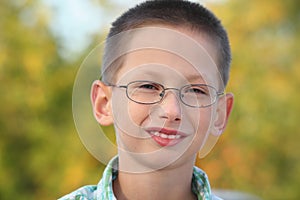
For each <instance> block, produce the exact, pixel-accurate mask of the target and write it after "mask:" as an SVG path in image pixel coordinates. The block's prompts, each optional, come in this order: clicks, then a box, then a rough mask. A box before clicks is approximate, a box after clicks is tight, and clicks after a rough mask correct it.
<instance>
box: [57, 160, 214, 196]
mask: <svg viewBox="0 0 300 200" xmlns="http://www.w3.org/2000/svg"><path fill="white" fill-rule="evenodd" d="M117 176H118V157H114V158H113V159H112V160H111V161H110V162H109V163H108V165H107V167H106V168H105V170H104V172H103V176H102V179H101V180H100V182H99V183H98V185H88V186H84V187H82V188H79V189H78V190H76V191H74V192H72V193H70V194H68V195H66V196H64V197H62V198H60V199H59V200H116V197H115V195H114V193H113V186H112V183H113V180H115V179H116V178H117ZM192 191H193V192H194V193H195V194H196V195H197V197H198V200H220V198H218V197H216V196H214V195H212V194H211V189H210V185H209V181H208V178H207V175H206V174H205V173H204V172H203V171H202V170H201V169H199V168H197V167H194V171H193V178H192Z"/></svg>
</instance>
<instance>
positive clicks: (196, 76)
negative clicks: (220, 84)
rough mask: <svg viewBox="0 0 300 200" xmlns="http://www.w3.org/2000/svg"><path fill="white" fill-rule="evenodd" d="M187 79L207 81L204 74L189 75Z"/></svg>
mask: <svg viewBox="0 0 300 200" xmlns="http://www.w3.org/2000/svg"><path fill="white" fill-rule="evenodd" d="M186 79H187V80H188V81H196V80H197V81H198V80H200V81H203V82H206V81H205V79H204V78H203V76H201V75H195V74H192V75H189V76H187V77H186Z"/></svg>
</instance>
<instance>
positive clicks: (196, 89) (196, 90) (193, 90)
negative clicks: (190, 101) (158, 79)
mask: <svg viewBox="0 0 300 200" xmlns="http://www.w3.org/2000/svg"><path fill="white" fill-rule="evenodd" d="M184 93H185V94H194V95H207V94H208V90H207V89H206V88H205V86H188V87H186V88H185V90H184Z"/></svg>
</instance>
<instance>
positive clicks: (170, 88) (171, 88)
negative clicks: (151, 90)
mask: <svg viewBox="0 0 300 200" xmlns="http://www.w3.org/2000/svg"><path fill="white" fill-rule="evenodd" d="M168 90H176V91H177V92H178V95H179V96H180V89H178V88H173V87H169V88H164V89H163V91H162V92H161V93H160V94H159V96H160V97H161V98H162V99H163V98H164V96H165V95H166V91H168Z"/></svg>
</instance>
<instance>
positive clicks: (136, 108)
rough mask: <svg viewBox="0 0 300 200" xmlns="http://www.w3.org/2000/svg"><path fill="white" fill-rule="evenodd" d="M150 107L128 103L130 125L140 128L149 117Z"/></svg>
mask: <svg viewBox="0 0 300 200" xmlns="http://www.w3.org/2000/svg"><path fill="white" fill-rule="evenodd" d="M150 107H151V106H148V105H142V104H137V103H135V102H129V104H128V113H129V117H130V119H131V123H133V124H135V125H136V126H139V127H141V126H142V125H143V123H144V122H145V121H147V119H148V117H149V112H150Z"/></svg>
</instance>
